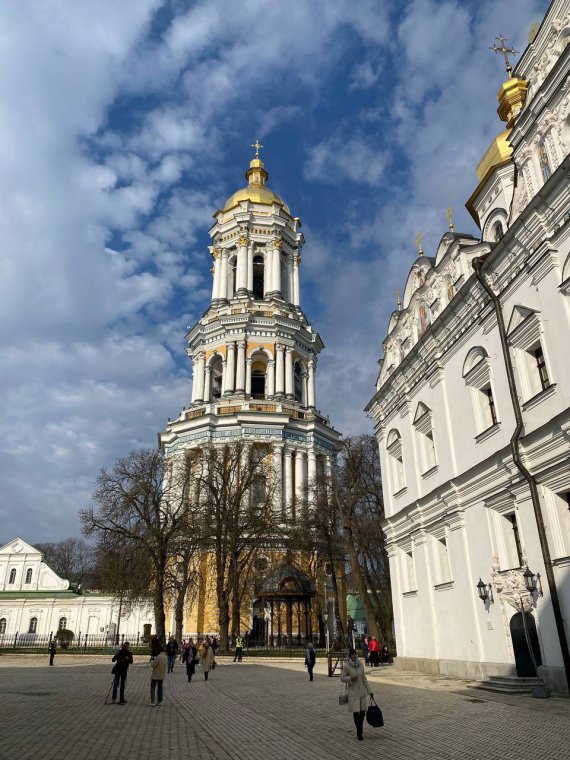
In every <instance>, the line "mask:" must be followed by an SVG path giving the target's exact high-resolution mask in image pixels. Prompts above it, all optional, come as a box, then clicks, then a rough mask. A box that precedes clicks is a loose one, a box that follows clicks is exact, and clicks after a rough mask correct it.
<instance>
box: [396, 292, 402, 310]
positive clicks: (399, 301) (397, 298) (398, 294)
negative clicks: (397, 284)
mask: <svg viewBox="0 0 570 760" xmlns="http://www.w3.org/2000/svg"><path fill="white" fill-rule="evenodd" d="M396 307H397V308H398V311H402V298H401V296H400V288H396Z"/></svg>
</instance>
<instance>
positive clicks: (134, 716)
mask: <svg viewBox="0 0 570 760" xmlns="http://www.w3.org/2000/svg"><path fill="white" fill-rule="evenodd" d="M110 671H111V663H110V658H104V657H78V656H66V655H61V654H59V655H57V656H56V666H55V667H53V668H50V667H49V666H48V665H47V657H32V656H30V657H28V656H13V657H12V656H2V657H0V694H1V695H2V700H1V705H2V710H1V715H2V721H1V723H0V758H2V760H3V759H4V758H6V759H8V758H10V760H56V758H57V760H61V758H62V757H63V758H69V759H70V760H84V759H85V760H87V759H89V760H91V758H93V760H95V759H98V758H101V759H102V760H104V759H106V758H109V760H115V759H117V760H118V759H119V758H120V759H121V760H135V759H136V760H165V759H166V758H169V759H170V760H178V758H181V759H182V758H197V759H198V760H201V759H202V758H207V759H208V760H209V759H210V758H216V759H217V758H220V760H222V759H223V760H228V759H230V760H304V759H305V758H307V760H309V759H311V760H312V759H313V758H314V759H315V760H333V759H336V758H338V759H339V760H340V759H341V758H342V760H346V758H351V760H352V759H353V758H356V760H359V759H361V758H366V760H370V759H371V758H389V760H420V758H421V760H448V759H449V760H451V759H453V760H456V759H461V760H482V759H483V758H485V760H511V759H512V760H521V759H522V760H526V759H527V758H528V760H530V759H531V758H532V759H533V760H535V759H536V758H540V760H568V757H569V750H568V748H569V747H570V700H565V699H563V698H560V699H556V700H532V699H529V698H527V697H517V698H512V697H511V698H508V700H509V701H508V702H504V701H502V700H500V699H499V700H498V699H495V698H494V697H493V696H492V695H491V694H486V693H483V692H479V691H473V690H470V689H467V688H466V687H464V686H463V685H462V684H461V682H457V681H451V679H443V680H442V681H440V680H439V679H434V678H429V677H428V678H425V677H422V676H420V675H417V674H414V675H412V674H405V673H403V674H402V673H398V672H396V671H393V670H388V669H381V670H379V671H375V672H374V673H373V674H372V675H371V676H370V683H371V685H372V686H373V691H374V694H375V696H376V698H377V701H378V703H379V704H380V705H381V707H382V708H383V711H384V716H385V721H386V725H385V727H384V728H381V729H372V728H370V727H369V726H368V725H366V724H365V731H364V741H363V742H358V741H356V737H355V733H354V724H353V722H352V716H351V715H350V714H349V712H348V710H347V707H346V706H343V707H339V705H338V693H339V687H340V685H339V680H338V678H327V677H326V675H325V664H324V663H321V662H319V663H318V664H317V666H316V669H315V681H314V682H313V683H310V682H309V680H308V678H307V675H306V672H305V671H304V669H303V667H302V665H301V664H300V663H298V662H295V661H293V662H289V661H287V662H276V661H272V662H265V663H261V662H243V663H235V664H234V663H231V662H228V661H223V660H221V661H220V662H219V664H218V667H217V668H216V670H215V671H214V672H213V673H211V675H210V680H209V681H208V682H207V683H206V682H204V680H203V675H202V673H201V672H198V673H197V674H196V677H195V679H194V680H193V681H192V683H188V682H187V679H186V675H185V671H184V669H183V667H182V666H181V665H180V664H178V663H177V665H176V668H175V672H174V673H173V674H172V675H168V676H167V678H166V680H165V704H164V706H163V707H161V708H158V707H154V708H153V707H150V705H149V695H148V687H149V679H150V670H149V667H148V664H147V661H146V658H135V664H134V665H133V666H132V667H131V668H130V670H129V676H128V683H127V693H126V698H127V700H128V704H127V705H125V706H119V705H111V704H107V705H105V704H104V700H105V695H106V694H107V692H108V690H109V686H110V684H111V678H112V676H111V673H110Z"/></svg>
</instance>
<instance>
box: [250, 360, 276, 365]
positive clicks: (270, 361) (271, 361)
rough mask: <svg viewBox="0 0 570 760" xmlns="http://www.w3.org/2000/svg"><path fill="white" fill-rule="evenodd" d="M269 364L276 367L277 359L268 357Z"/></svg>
mask: <svg viewBox="0 0 570 760" xmlns="http://www.w3.org/2000/svg"><path fill="white" fill-rule="evenodd" d="M250 361H251V359H250ZM267 365H268V366H271V367H274V366H275V359H268V360H267Z"/></svg>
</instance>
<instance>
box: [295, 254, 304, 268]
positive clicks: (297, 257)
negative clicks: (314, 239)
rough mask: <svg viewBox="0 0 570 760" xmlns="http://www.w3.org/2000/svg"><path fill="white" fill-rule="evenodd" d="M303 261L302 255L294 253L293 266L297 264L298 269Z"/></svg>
mask: <svg viewBox="0 0 570 760" xmlns="http://www.w3.org/2000/svg"><path fill="white" fill-rule="evenodd" d="M302 260H303V259H302V257H301V254H300V253H294V254H293V264H295V266H297V267H299V266H301V261H302Z"/></svg>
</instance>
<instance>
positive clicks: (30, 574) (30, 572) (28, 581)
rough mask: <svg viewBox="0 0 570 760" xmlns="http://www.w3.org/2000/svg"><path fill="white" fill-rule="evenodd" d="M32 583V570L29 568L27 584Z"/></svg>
mask: <svg viewBox="0 0 570 760" xmlns="http://www.w3.org/2000/svg"><path fill="white" fill-rule="evenodd" d="M31 582H32V568H31V567H29V568H28V569H27V570H26V583H31Z"/></svg>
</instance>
